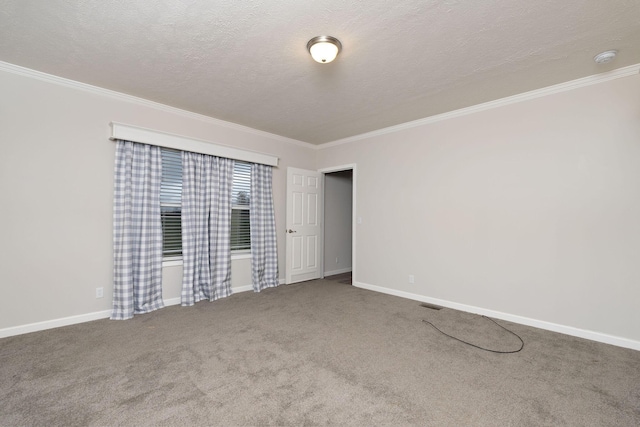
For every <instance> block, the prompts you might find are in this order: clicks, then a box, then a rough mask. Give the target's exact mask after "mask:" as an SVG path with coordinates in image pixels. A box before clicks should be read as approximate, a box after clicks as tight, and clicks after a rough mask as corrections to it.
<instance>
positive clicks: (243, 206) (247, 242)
mask: <svg viewBox="0 0 640 427" xmlns="http://www.w3.org/2000/svg"><path fill="white" fill-rule="evenodd" d="M250 190H251V164H250V163H245V162H239V161H236V162H235V165H234V169H233V190H232V195H231V204H232V208H231V250H232V251H243V250H250V249H251V228H250V225H249V197H250V195H251V191H250Z"/></svg>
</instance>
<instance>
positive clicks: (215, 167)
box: [181, 151, 234, 306]
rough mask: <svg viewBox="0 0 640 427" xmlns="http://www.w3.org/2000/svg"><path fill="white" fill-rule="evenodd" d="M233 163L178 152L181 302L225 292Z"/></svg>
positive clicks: (228, 274) (227, 289) (228, 283)
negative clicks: (180, 154)
mask: <svg viewBox="0 0 640 427" xmlns="http://www.w3.org/2000/svg"><path fill="white" fill-rule="evenodd" d="M233 164H234V162H233V160H230V159H225V158H221V157H214V156H208V155H205V154H197V153H189V152H185V151H183V152H182V264H183V266H182V267H183V276H182V298H181V303H182V305H183V306H189V305H193V304H195V303H196V302H198V301H201V300H203V299H208V300H209V301H213V300H216V299H218V298H224V297H227V296H229V295H231V190H232V189H233Z"/></svg>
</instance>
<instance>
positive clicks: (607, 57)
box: [593, 50, 618, 64]
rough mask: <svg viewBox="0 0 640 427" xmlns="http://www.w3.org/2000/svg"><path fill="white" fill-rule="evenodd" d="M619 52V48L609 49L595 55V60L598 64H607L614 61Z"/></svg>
mask: <svg viewBox="0 0 640 427" xmlns="http://www.w3.org/2000/svg"><path fill="white" fill-rule="evenodd" d="M617 54H618V51H617V50H607V51H606V52H601V53H599V54H597V55H596V56H594V57H593V60H594V61H596V63H597V64H606V63H608V62H611V61H613V59H614V58H615V57H616V55H617Z"/></svg>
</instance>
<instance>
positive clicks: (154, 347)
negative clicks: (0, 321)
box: [0, 280, 640, 426]
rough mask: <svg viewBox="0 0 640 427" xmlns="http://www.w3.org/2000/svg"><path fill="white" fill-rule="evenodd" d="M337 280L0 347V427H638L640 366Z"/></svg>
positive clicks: (589, 346)
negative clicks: (503, 352) (522, 344)
mask: <svg viewBox="0 0 640 427" xmlns="http://www.w3.org/2000/svg"><path fill="white" fill-rule="evenodd" d="M422 319H427V320H429V321H431V322H433V323H434V324H436V325H438V326H439V327H440V328H442V329H443V330H445V331H447V332H449V333H452V334H455V335H456V336H459V337H461V338H463V339H467V340H469V341H473V342H474V343H475V344H478V345H482V346H488V347H491V348H494V349H499V350H510V349H514V348H517V347H518V346H519V345H520V342H519V341H518V340H517V338H516V337H514V336H512V335H510V334H508V333H507V332H505V331H503V330H501V329H500V328H499V327H497V326H496V325H494V324H492V323H491V322H490V321H488V320H486V319H483V318H481V317H479V316H475V315H471V314H467V313H462V312H458V311H455V310H450V309H442V310H440V311H435V310H430V309H428V308H424V307H421V306H420V304H419V303H417V302H415V301H410V300H406V299H401V298H396V297H392V296H388V295H383V294H378V293H374V292H370V291H366V290H362V289H358V288H354V287H352V286H349V285H346V284H342V283H339V282H335V281H329V280H320V281H312V282H306V283H302V284H296V285H289V286H280V287H279V288H275V289H269V290H267V291H263V292H262V293H260V294H254V293H250V292H245V293H241V294H237V295H233V296H231V297H230V298H227V299H224V300H220V301H217V302H214V303H209V302H202V303H198V304H196V306H195V307H192V308H182V307H179V306H173V307H168V308H165V309H163V310H159V311H156V312H154V313H151V314H147V315H141V316H137V317H136V318H134V319H133V320H129V321H110V320H99V321H95V322H90V323H84V324H80V325H74V326H68V327H64V328H58V329H54V330H50V331H43V332H37V333H32V334H27V335H22V336H17V337H11V338H4V339H1V340H0V424H1V425H3V426H14V425H20V426H22V425H43V426H44V425H46V426H55V425H57V426H74V425H127V426H134V425H135V426H140V425H220V426H233V425H312V424H331V425H363V426H364V425H367V426H368V425H394V426H396V425H420V426H430V425H433V426H447V425H452V426H453V425H455V426H460V425H464V426H505V425H510V426H520V425H523V426H529V425H530V426H542V425H550V426H551V425H553V426H556V425H574V426H637V425H640V352H637V351H633V350H628V349H622V348H617V347H613V346H609V345H605V344H599V343H595V342H590V341H587V340H583V339H579V338H573V337H569V336H564V335H560V334H556V333H553V332H548V331H542V330H539V329H535V328H530V327H526V326H521V325H516V324H511V323H508V322H504V321H499V322H500V323H501V324H502V325H504V326H506V327H508V328H510V329H512V330H513V331H514V332H516V333H518V334H519V335H520V336H522V338H523V339H524V341H525V347H524V349H523V350H522V351H521V352H519V353H515V354H511V355H501V354H492V353H487V352H483V351H480V350H477V349H475V348H472V347H469V346H466V345H464V344H461V343H459V342H457V341H454V340H452V339H450V338H447V337H445V336H443V335H441V334H439V333H438V332H437V331H435V330H434V329H433V328H431V327H430V326H429V325H427V324H425V323H423V322H422Z"/></svg>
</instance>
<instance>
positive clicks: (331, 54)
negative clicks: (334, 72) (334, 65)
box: [307, 36, 342, 64]
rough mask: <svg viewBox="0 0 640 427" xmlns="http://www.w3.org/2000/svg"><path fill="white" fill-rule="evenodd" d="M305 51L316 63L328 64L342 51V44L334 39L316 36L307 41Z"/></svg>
mask: <svg viewBox="0 0 640 427" xmlns="http://www.w3.org/2000/svg"><path fill="white" fill-rule="evenodd" d="M307 50H308V51H309V53H310V54H311V56H312V57H313V59H314V60H315V61H316V62H319V63H321V64H328V63H329V62H331V61H333V60H334V59H336V56H338V53H340V51H341V50H342V43H340V40H338V39H337V38H335V37H331V36H318V37H314V38H312V39H311V40H309V43H307Z"/></svg>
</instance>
